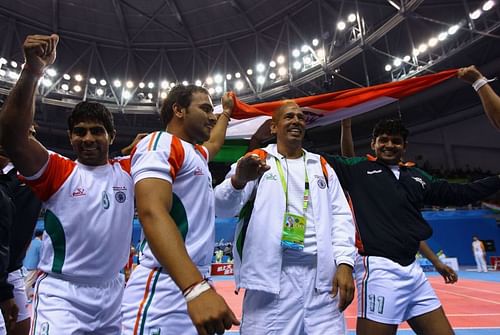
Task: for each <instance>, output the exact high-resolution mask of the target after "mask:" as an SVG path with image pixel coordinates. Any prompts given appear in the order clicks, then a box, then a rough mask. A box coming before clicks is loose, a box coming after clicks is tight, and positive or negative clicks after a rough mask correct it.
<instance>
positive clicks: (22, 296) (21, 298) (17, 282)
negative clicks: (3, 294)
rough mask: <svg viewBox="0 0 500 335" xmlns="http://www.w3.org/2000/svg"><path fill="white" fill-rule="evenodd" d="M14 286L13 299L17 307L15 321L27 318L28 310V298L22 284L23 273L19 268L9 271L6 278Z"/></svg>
mask: <svg viewBox="0 0 500 335" xmlns="http://www.w3.org/2000/svg"><path fill="white" fill-rule="evenodd" d="M7 282H9V283H10V284H11V285H13V286H14V301H15V302H16V305H17V307H18V308H19V313H18V314H17V322H21V321H24V320H26V319H29V317H30V312H29V311H28V299H27V298H26V287H25V286H24V275H23V272H22V270H21V269H19V270H16V271H12V272H11V273H9V277H8V279H7Z"/></svg>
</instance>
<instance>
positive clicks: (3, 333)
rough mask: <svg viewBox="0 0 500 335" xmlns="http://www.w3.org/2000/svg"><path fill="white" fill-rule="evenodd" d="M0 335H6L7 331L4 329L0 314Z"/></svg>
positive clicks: (0, 314)
mask: <svg viewBox="0 0 500 335" xmlns="http://www.w3.org/2000/svg"><path fill="white" fill-rule="evenodd" d="M0 335H7V330H6V329H5V322H4V321H3V315H2V313H1V312H0Z"/></svg>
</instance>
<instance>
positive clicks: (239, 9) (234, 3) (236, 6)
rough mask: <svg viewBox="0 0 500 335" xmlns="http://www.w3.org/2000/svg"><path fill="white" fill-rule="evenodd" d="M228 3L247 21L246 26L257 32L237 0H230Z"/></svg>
mask: <svg viewBox="0 0 500 335" xmlns="http://www.w3.org/2000/svg"><path fill="white" fill-rule="evenodd" d="M229 3H230V4H231V7H233V8H234V9H236V11H237V12H238V13H239V14H240V15H241V16H243V19H244V20H245V22H246V23H247V25H248V27H249V28H250V29H252V31H253V32H254V33H257V29H256V28H255V25H254V24H253V23H252V21H250V18H249V17H248V14H247V13H246V12H245V11H244V10H243V8H242V7H241V6H240V4H239V3H238V1H237V0H230V1H229Z"/></svg>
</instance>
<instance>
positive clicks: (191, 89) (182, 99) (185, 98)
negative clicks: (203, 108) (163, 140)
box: [160, 85, 210, 127]
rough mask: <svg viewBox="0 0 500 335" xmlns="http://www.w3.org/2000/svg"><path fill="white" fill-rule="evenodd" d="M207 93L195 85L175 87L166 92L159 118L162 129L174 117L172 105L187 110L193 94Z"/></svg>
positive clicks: (204, 89)
mask: <svg viewBox="0 0 500 335" xmlns="http://www.w3.org/2000/svg"><path fill="white" fill-rule="evenodd" d="M197 92H200V93H205V94H207V95H210V93H208V90H207V89H206V88H204V87H201V86H196V85H187V86H184V85H176V86H174V87H172V89H171V90H170V92H168V95H167V97H166V98H165V100H163V105H162V106H161V110H160V118H161V123H162V126H163V127H166V126H167V125H168V124H169V123H170V121H172V118H173V117H174V104H178V105H179V106H181V107H182V108H187V107H189V105H190V104H191V100H192V97H193V93H197Z"/></svg>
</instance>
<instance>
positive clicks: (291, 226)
mask: <svg viewBox="0 0 500 335" xmlns="http://www.w3.org/2000/svg"><path fill="white" fill-rule="evenodd" d="M305 230H306V218H305V217H304V216H300V215H296V214H292V213H288V212H286V213H285V216H284V219H283V235H282V237H281V246H282V247H283V248H284V249H295V250H303V249H304V236H305Z"/></svg>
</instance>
